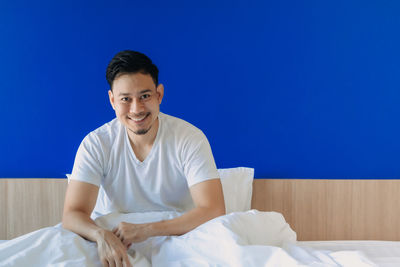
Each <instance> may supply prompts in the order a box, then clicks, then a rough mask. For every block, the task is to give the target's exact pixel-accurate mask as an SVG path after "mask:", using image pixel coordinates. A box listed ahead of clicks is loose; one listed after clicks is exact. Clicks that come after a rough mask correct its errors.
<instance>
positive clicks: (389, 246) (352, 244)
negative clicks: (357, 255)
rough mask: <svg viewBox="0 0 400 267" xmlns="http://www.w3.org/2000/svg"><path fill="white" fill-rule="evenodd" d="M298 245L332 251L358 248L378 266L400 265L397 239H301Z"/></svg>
mask: <svg viewBox="0 0 400 267" xmlns="http://www.w3.org/2000/svg"><path fill="white" fill-rule="evenodd" d="M297 245H299V246H305V247H311V248H314V249H318V250H330V251H341V250H358V251H361V252H363V253H364V254H365V255H366V256H367V257H368V258H369V259H370V260H371V261H373V262H374V263H376V264H377V265H378V266H382V267H399V266H400V242H397V241H372V240H371V241H365V240H362V241H353V240H351V241H299V242H298V243H297Z"/></svg>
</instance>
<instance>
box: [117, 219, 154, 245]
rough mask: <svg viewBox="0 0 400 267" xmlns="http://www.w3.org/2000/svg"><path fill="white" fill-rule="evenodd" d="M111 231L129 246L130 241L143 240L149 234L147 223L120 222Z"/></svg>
mask: <svg viewBox="0 0 400 267" xmlns="http://www.w3.org/2000/svg"><path fill="white" fill-rule="evenodd" d="M113 233H114V234H115V235H116V236H117V237H118V238H119V239H120V240H121V242H122V243H123V244H124V245H125V246H126V247H127V248H129V246H130V245H131V244H132V243H138V242H142V241H145V240H146V239H147V238H149V237H150V236H151V234H150V230H149V224H147V223H143V224H133V223H126V222H121V223H119V224H118V226H117V227H115V228H114V229H113Z"/></svg>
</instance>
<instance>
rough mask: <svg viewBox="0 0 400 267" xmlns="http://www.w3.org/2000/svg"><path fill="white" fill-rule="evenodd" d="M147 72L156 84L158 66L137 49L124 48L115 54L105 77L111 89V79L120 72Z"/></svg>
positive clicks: (120, 73) (116, 76)
mask: <svg viewBox="0 0 400 267" xmlns="http://www.w3.org/2000/svg"><path fill="white" fill-rule="evenodd" d="M128 73H132V74H134V73H142V74H149V75H150V76H151V78H153V81H154V84H155V85H156V86H157V85H158V68H157V66H156V65H154V64H153V62H152V61H151V59H150V58H149V57H147V56H146V55H145V54H142V53H140V52H137V51H132V50H124V51H121V52H119V53H118V54H116V55H115V56H114V57H113V58H112V59H111V61H110V63H109V64H108V66H107V70H106V79H107V82H108V84H109V85H110V88H111V90H112V83H113V81H114V80H115V79H116V78H118V77H119V76H120V75H122V74H128Z"/></svg>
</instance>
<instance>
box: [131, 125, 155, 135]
mask: <svg viewBox="0 0 400 267" xmlns="http://www.w3.org/2000/svg"><path fill="white" fill-rule="evenodd" d="M150 129H151V126H150V128H149V129H147V130H146V129H140V130H139V131H136V132H133V131H132V132H133V133H134V134H136V135H145V134H147V132H148V131H150Z"/></svg>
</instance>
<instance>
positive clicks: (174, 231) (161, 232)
mask: <svg viewBox="0 0 400 267" xmlns="http://www.w3.org/2000/svg"><path fill="white" fill-rule="evenodd" d="M224 214H225V210H222V209H220V210H218V209H210V208H203V207H197V208H194V209H192V210H191V211H189V212H187V213H185V214H183V215H182V216H180V217H177V218H174V219H171V220H165V221H160V222H155V223H150V224H149V225H148V229H149V231H150V233H149V235H150V236H169V235H183V234H186V233H187V232H189V231H191V230H193V229H194V228H196V227H197V226H199V225H201V224H203V223H205V222H207V221H209V220H211V219H213V218H215V217H218V216H221V215H224Z"/></svg>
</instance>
